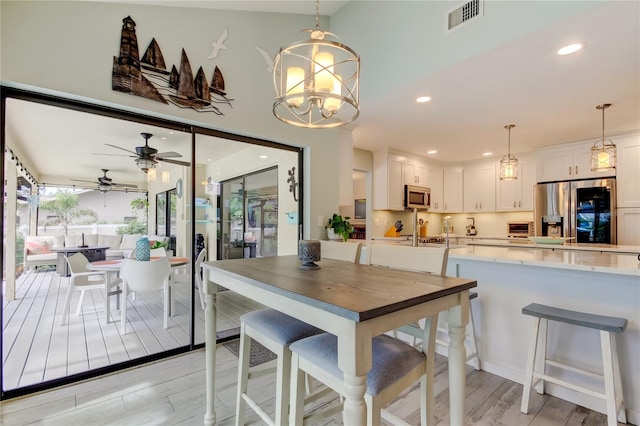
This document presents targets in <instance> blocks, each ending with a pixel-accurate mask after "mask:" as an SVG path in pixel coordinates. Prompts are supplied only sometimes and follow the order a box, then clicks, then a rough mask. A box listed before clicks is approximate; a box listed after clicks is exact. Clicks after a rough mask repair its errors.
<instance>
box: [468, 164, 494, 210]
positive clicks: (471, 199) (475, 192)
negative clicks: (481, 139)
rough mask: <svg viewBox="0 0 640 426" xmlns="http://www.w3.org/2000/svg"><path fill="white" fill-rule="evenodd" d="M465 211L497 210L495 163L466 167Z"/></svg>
mask: <svg viewBox="0 0 640 426" xmlns="http://www.w3.org/2000/svg"><path fill="white" fill-rule="evenodd" d="M463 194H464V211H465V212H494V211H496V167H495V164H494V163H485V164H479V165H477V166H470V167H465V168H464V189H463Z"/></svg>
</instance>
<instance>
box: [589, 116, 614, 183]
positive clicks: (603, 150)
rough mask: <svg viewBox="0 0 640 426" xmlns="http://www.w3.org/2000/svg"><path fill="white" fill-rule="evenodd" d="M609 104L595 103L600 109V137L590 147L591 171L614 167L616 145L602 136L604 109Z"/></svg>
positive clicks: (602, 170) (612, 168)
mask: <svg viewBox="0 0 640 426" xmlns="http://www.w3.org/2000/svg"><path fill="white" fill-rule="evenodd" d="M610 106H611V104H602V105H597V106H596V109H599V110H601V111H602V138H601V139H598V140H597V141H595V143H594V144H593V146H592V147H591V171H592V172H604V171H608V170H614V169H615V168H616V146H615V145H614V144H613V142H612V141H611V140H610V139H605V138H604V110H605V109H607V108H609V107H610Z"/></svg>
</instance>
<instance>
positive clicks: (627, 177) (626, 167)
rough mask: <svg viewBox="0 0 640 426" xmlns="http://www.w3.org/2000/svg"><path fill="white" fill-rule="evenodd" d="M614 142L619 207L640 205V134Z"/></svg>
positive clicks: (617, 139)
mask: <svg viewBox="0 0 640 426" xmlns="http://www.w3.org/2000/svg"><path fill="white" fill-rule="evenodd" d="M613 143H615V144H616V148H617V154H616V156H617V162H618V165H617V167H618V176H617V179H616V190H617V193H618V207H640V135H633V136H626V137H621V138H616V139H615V140H614V141H613ZM619 235H620V231H619V230H618V236H619Z"/></svg>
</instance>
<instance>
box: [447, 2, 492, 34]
mask: <svg viewBox="0 0 640 426" xmlns="http://www.w3.org/2000/svg"><path fill="white" fill-rule="evenodd" d="M483 5H484V0H471V1H468V2H466V3H465V4H463V5H462V6H460V7H458V8H456V9H454V10H452V11H450V12H449V15H448V16H447V31H451V30H453V29H454V28H456V27H458V26H460V25H462V24H466V23H468V22H469V21H472V20H474V19H476V18H479V17H481V16H482V14H483Z"/></svg>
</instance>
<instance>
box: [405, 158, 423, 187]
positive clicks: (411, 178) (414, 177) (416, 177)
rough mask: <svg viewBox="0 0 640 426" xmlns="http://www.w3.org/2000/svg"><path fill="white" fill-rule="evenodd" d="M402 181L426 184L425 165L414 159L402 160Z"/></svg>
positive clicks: (408, 183) (410, 183) (420, 184)
mask: <svg viewBox="0 0 640 426" xmlns="http://www.w3.org/2000/svg"><path fill="white" fill-rule="evenodd" d="M404 183H405V184H406V185H419V186H428V185H427V167H426V166H425V165H424V164H422V163H421V162H420V161H418V160H415V159H407V160H405V162H404Z"/></svg>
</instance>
